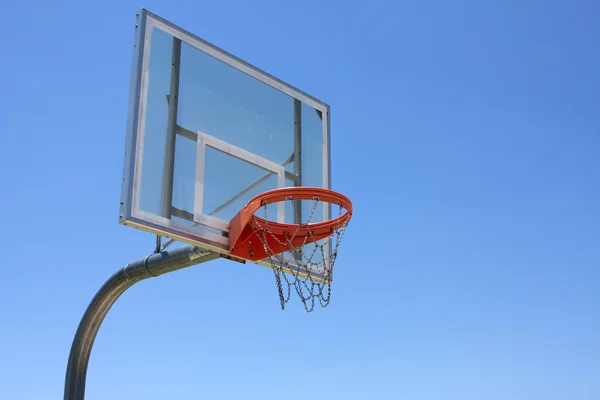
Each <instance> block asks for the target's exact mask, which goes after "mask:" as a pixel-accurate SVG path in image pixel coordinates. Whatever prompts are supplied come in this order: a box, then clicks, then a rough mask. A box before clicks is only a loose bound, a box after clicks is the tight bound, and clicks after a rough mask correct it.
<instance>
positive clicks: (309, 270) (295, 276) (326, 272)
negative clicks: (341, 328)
mask: <svg viewBox="0 0 600 400" xmlns="http://www.w3.org/2000/svg"><path fill="white" fill-rule="evenodd" d="M286 200H290V201H291V203H292V206H293V210H294V215H295V216H296V217H298V210H297V206H296V203H297V202H296V201H294V200H293V198H292V197H288V198H287V199H286ZM313 201H314V204H313V207H312V210H311V212H310V214H309V216H308V218H307V219H306V222H304V223H299V224H297V226H296V229H295V231H294V232H293V233H292V235H286V236H285V238H284V239H285V242H282V241H281V240H279V238H278V237H276V236H275V235H273V234H272V233H271V232H270V231H269V218H268V213H267V204H266V203H263V204H262V206H263V209H264V221H265V223H264V226H262V225H261V224H259V223H258V222H257V221H256V220H252V221H251V223H250V226H251V227H252V229H253V230H254V233H255V234H256V236H257V237H258V238H259V240H260V241H261V243H262V245H263V248H264V250H265V252H266V254H268V256H269V260H270V263H271V267H272V269H273V273H274V275H275V282H276V285H277V292H278V294H279V302H280V304H281V309H282V310H285V305H286V304H287V303H288V302H289V300H290V298H291V288H292V286H293V287H294V289H295V292H296V294H297V295H298V297H299V298H300V300H301V301H302V304H303V305H304V309H305V310H306V312H312V311H313V310H314V307H315V298H317V299H318V301H319V304H320V305H321V307H327V306H328V305H329V302H330V300H331V279H332V275H333V265H334V263H335V260H336V258H337V252H338V247H339V245H340V243H341V241H342V238H343V236H344V233H345V231H346V227H347V226H348V222H349V220H348V219H346V220H345V221H344V223H343V224H342V225H341V226H339V227H335V228H334V229H333V233H332V235H331V236H329V237H327V238H326V239H322V240H321V243H319V241H317V240H315V237H314V236H313V233H312V232H311V231H310V230H308V233H307V234H306V236H305V237H304V240H303V243H302V245H300V246H293V244H292V242H293V241H294V239H295V238H296V236H297V235H298V232H299V231H300V229H301V228H302V227H306V226H308V224H309V223H310V221H311V219H312V218H313V215H314V213H315V211H316V209H317V206H318V204H320V199H319V198H318V197H314V198H313ZM342 211H343V207H342V205H341V204H340V205H339V213H338V218H339V217H341V215H342ZM267 235H268V237H269V238H272V239H273V240H274V241H275V242H276V243H277V244H278V245H279V246H281V249H280V250H283V249H285V248H286V247H288V248H289V255H288V256H287V257H286V255H285V252H282V251H276V250H274V249H271V248H270V246H269V244H268V240H267ZM334 236H335V246H334V248H333V249H332V253H331V254H330V255H329V256H327V255H326V252H325V246H329V245H330V243H331V241H332V239H333V237H334ZM309 239H311V241H312V243H311V244H312V245H313V249H312V252H310V255H309V256H308V257H306V256H305V254H306V252H305V250H304V248H305V246H306V245H307V242H308V240H309ZM317 251H319V252H320V256H321V260H320V261H317V262H313V257H314V256H315V254H316V253H317ZM319 271H320V272H319ZM315 273H317V274H318V275H320V276H315ZM302 275H304V276H302ZM290 277H291V278H292V279H290ZM284 286H285V288H284ZM325 286H327V291H326V292H327V294H326V295H325V293H324V292H325Z"/></svg>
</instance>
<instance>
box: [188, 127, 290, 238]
mask: <svg viewBox="0 0 600 400" xmlns="http://www.w3.org/2000/svg"><path fill="white" fill-rule="evenodd" d="M196 141H197V149H198V150H197V156H196V184H195V193H194V222H196V223H199V224H203V225H207V226H210V227H212V228H215V229H221V230H223V231H225V230H226V226H227V223H228V222H226V221H222V220H221V219H219V218H216V217H213V216H210V215H206V214H204V211H203V204H204V202H203V196H204V171H205V166H204V163H205V160H206V146H208V147H210V148H213V149H215V150H218V151H220V152H222V153H225V154H227V155H230V156H232V157H235V158H237V159H238V160H241V161H244V162H246V163H248V164H250V165H253V166H256V167H259V168H262V169H264V170H266V171H270V172H272V173H274V174H276V175H277V184H278V187H280V188H281V187H284V185H285V167H284V166H282V165H280V164H277V163H276V162H273V161H271V160H267V159H265V158H263V157H260V156H258V155H256V154H253V153H251V152H249V151H246V150H244V149H241V148H239V147H237V146H234V145H232V144H230V143H227V142H225V141H223V140H220V139H217V138H215V137H214V136H211V135H209V134H207V133H204V132H201V131H198V133H197V137H196ZM284 206H285V204H284V203H283V202H280V203H278V205H277V222H282V223H283V222H284V219H285V207H284Z"/></svg>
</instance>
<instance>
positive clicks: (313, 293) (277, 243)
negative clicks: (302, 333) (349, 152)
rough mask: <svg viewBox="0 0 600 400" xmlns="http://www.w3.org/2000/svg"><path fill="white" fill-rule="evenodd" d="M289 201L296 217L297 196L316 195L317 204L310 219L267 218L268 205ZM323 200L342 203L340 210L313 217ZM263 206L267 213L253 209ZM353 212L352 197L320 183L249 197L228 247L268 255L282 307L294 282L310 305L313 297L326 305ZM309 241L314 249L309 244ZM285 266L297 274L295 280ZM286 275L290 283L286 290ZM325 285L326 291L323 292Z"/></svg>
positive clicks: (251, 255) (246, 254)
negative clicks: (327, 216) (332, 214)
mask: <svg viewBox="0 0 600 400" xmlns="http://www.w3.org/2000/svg"><path fill="white" fill-rule="evenodd" d="M285 201H290V202H291V203H292V205H293V209H294V216H295V217H296V218H295V220H298V215H299V210H298V204H299V202H300V201H312V202H313V206H312V209H311V212H310V214H309V216H308V217H307V219H306V221H304V222H302V221H297V222H298V223H293V224H288V223H282V222H275V221H269V219H268V215H267V205H269V204H273V203H279V202H285ZM319 203H330V204H332V205H336V206H338V208H339V211H338V216H337V217H335V218H332V219H329V220H326V221H321V222H314V223H311V219H312V218H313V216H314V214H315V211H316V210H317V205H318V204H319ZM261 207H262V208H263V209H264V218H261V217H258V216H256V215H254V214H255V213H256V212H257V211H258V210H260V208H261ZM344 210H345V211H344ZM351 217H352V203H351V202H350V200H349V199H348V198H347V197H346V196H344V195H342V194H340V193H337V192H334V191H332V190H328V189H323V188H317V187H286V188H281V189H274V190H271V191H268V192H265V193H262V194H260V195H258V196H256V197H254V198H253V199H251V200H250V201H249V202H248V204H247V205H246V206H245V207H244V208H243V209H242V210H240V212H239V213H238V214H237V215H236V216H235V217H233V219H232V220H231V221H230V223H229V226H228V228H229V252H230V254H231V255H233V256H236V257H239V258H243V259H246V260H250V261H261V260H268V261H269V262H270V264H271V267H272V268H273V271H274V272H275V279H276V282H277V287H278V290H279V297H280V302H281V308H282V309H284V308H285V303H287V302H288V301H289V299H290V293H291V287H292V286H294V288H295V290H296V293H297V294H298V296H299V297H300V298H301V300H302V302H303V304H304V307H305V309H306V311H308V312H310V311H312V310H313V308H314V303H315V298H317V299H318V300H319V302H320V303H321V306H323V307H326V306H327V305H328V304H329V300H330V297H331V277H332V272H333V265H334V263H335V259H336V257H337V251H338V247H339V245H340V243H341V240H342V237H343V235H344V232H345V231H346V227H347V226H348V223H349V222H350V219H351ZM334 237H335V241H334V242H333V246H331V247H332V251H331V254H328V252H329V248H330V246H329V244H330V243H331V241H332V240H333V238H334ZM311 244H312V245H313V246H312V249H310V246H309V245H311ZM317 252H318V255H317ZM284 270H285V271H287V272H288V274H290V275H291V276H292V277H293V279H292V281H290V279H288V275H287V274H286V273H285V272H284ZM282 278H283V280H284V281H285V282H286V283H287V294H286V295H284V288H283V284H282ZM325 286H327V294H324V289H325ZM309 303H310V304H309Z"/></svg>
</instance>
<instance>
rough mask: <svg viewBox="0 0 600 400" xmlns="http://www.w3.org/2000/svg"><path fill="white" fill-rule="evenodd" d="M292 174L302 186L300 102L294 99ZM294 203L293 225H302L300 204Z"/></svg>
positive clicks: (298, 201) (298, 184)
mask: <svg viewBox="0 0 600 400" xmlns="http://www.w3.org/2000/svg"><path fill="white" fill-rule="evenodd" d="M294 174H295V175H296V186H302V102H301V101H300V100H298V99H294ZM295 202H296V215H294V223H295V224H301V223H302V202H301V201H300V200H295Z"/></svg>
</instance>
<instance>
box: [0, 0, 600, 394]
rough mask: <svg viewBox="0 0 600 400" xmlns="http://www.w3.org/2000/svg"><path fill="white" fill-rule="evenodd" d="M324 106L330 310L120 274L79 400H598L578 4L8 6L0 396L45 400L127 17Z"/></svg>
mask: <svg viewBox="0 0 600 400" xmlns="http://www.w3.org/2000/svg"><path fill="white" fill-rule="evenodd" d="M142 6H143V7H146V8H148V9H149V10H151V11H153V12H155V13H157V14H158V15H161V16H163V17H165V18H167V19H169V20H171V21H173V22H175V23H176V24H178V25H180V26H182V27H184V28H186V29H188V30H190V31H192V32H194V33H196V34H197V35H199V36H201V37H203V38H205V39H207V40H209V41H210V42H213V43H215V44H216V45H218V46H220V47H222V48H224V49H226V50H228V51H230V52H231V53H233V54H235V55H237V56H239V57H241V58H244V59H246V60H248V61H249V62H251V63H253V64H255V65H257V66H258V67H260V68H262V69H265V70H266V71H268V72H270V73H272V74H274V75H276V76H278V77H280V78H281V79H283V80H285V81H288V82H290V83H291V84H293V85H295V86H297V87H300V88H302V89H303V90H305V91H307V92H309V93H311V94H313V95H315V96H316V97H318V98H321V99H323V100H324V101H326V102H327V103H329V104H331V107H332V157H333V165H334V169H333V185H334V188H335V189H336V190H339V191H341V192H343V193H345V194H347V195H348V196H349V197H350V198H351V199H352V200H353V201H354V205H355V215H354V219H353V221H352V225H351V228H350V230H349V231H348V233H347V235H346V237H345V243H343V248H342V253H341V254H340V257H339V258H338V261H337V266H336V282H335V284H334V287H333V296H334V297H333V300H332V303H331V305H330V306H329V307H328V308H326V309H317V310H316V311H315V312H313V313H312V314H306V313H305V312H304V311H303V309H302V306H301V304H299V303H298V302H297V301H296V302H293V303H292V305H291V306H290V307H289V308H288V309H287V310H286V311H285V312H282V311H281V309H280V308H279V304H278V299H277V294H276V289H275V285H274V281H273V275H272V273H271V272H270V271H269V270H267V269H264V268H260V267H255V266H243V265H239V264H234V263H228V262H225V261H218V262H214V263H210V264H205V265H203V266H198V267H195V268H190V269H187V270H184V271H179V272H176V273H173V274H170V275H166V276H163V277H161V278H158V279H154V280H149V281H145V282H142V283H141V284H139V285H137V286H135V287H134V288H132V289H131V290H130V291H128V292H127V293H126V294H125V295H124V296H123V297H122V298H121V299H120V300H119V301H118V302H117V303H116V305H115V306H114V308H113V309H112V310H111V311H110V313H109V314H108V317H107V319H106V321H105V323H104V325H103V326H102V329H101V331H100V333H99V335H98V338H97V341H96V344H95V346H94V349H93V353H92V358H91V363H90V368H89V373H88V380H87V399H114V400H116V399H133V398H135V399H198V398H206V399H239V398H244V399H261V400H265V399H306V398H323V399H344V400H347V399H411V400H434V399H436V400H437V399H440V400H447V399H457V400H467V399H473V400H506V399H524V400H532V399H540V400H552V399H569V400H571V399H577V400H592V399H594V400H597V399H599V398H600V291H599V289H598V288H599V286H600V252H599V250H600V186H599V181H600V157H599V153H600V112H599V111H598V110H599V108H600V77H599V71H600V52H599V50H598V49H599V48H600V27H599V25H598V15H599V13H600V6H599V5H598V3H597V2H594V1H577V0H572V1H534V0H532V1H488V2H485V4H484V2H479V1H454V2H446V1H420V2H392V1H388V2H383V1H377V0H372V1H368V2H361V3H356V2H342V1H339V2H326V3H325V2H321V1H303V2H294V3H293V4H292V3H291V2H282V1H271V2H265V1H262V2H261V1H255V2H245V1H244V2H242V1H239V2H235V1H219V2H217V1H211V2H207V1H200V2H196V1H194V2H192V1H185V2H184V1H182V2H172V1H163V2H159V1H148V2H146V3H143V4H142V3H139V2H131V1H119V2H117V1H112V2H96V3H91V2H74V1H73V2H62V1H58V2H41V1H21V2H9V3H7V4H5V5H4V7H3V15H2V21H3V22H2V24H0V34H1V36H2V40H1V41H0V54H2V62H1V63H0V90H1V91H2V93H3V96H2V98H1V99H0V110H1V111H0V113H1V114H0V115H1V117H0V134H1V135H2V141H1V143H2V145H1V147H0V149H1V154H2V155H1V156H0V171H2V172H1V175H0V177H1V180H2V196H0V210H1V211H0V216H1V218H0V221H2V222H1V225H2V230H1V233H0V242H1V243H2V245H3V246H2V247H3V267H2V277H1V279H0V321H1V329H0V339H1V340H0V399H7V400H8V399H10V400H12V399H41V398H48V399H50V398H53V399H57V398H61V397H62V392H63V384H64V375H65V367H66V362H67V356H68V353H69V349H70V345H71V341H72V338H73V334H74V332H75V329H76V327H77V324H78V323H79V319H80V317H81V315H82V313H83V311H84V309H85V307H86V306H87V304H88V302H89V301H90V299H91V298H92V296H93V294H94V293H95V292H96V290H97V289H98V288H99V287H100V285H101V284H102V283H103V282H104V280H105V279H106V278H108V277H109V276H110V275H111V274H112V273H113V272H114V271H115V270H116V269H117V268H119V267H120V266H122V265H124V264H125V263H127V262H129V261H131V260H135V259H138V258H140V257H143V256H145V255H146V254H148V253H149V252H151V251H152V249H153V237H152V236H151V235H150V234H146V233H142V232H140V231H136V230H134V229H131V228H126V227H123V226H120V225H118V224H117V217H118V208H119V204H118V202H119V198H120V178H121V168H122V152H123V143H124V135H125V119H126V112H127V102H128V89H129V74H130V62H131V47H132V40H133V24H134V20H135V12H136V10H137V9H139V8H140V7H142Z"/></svg>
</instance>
